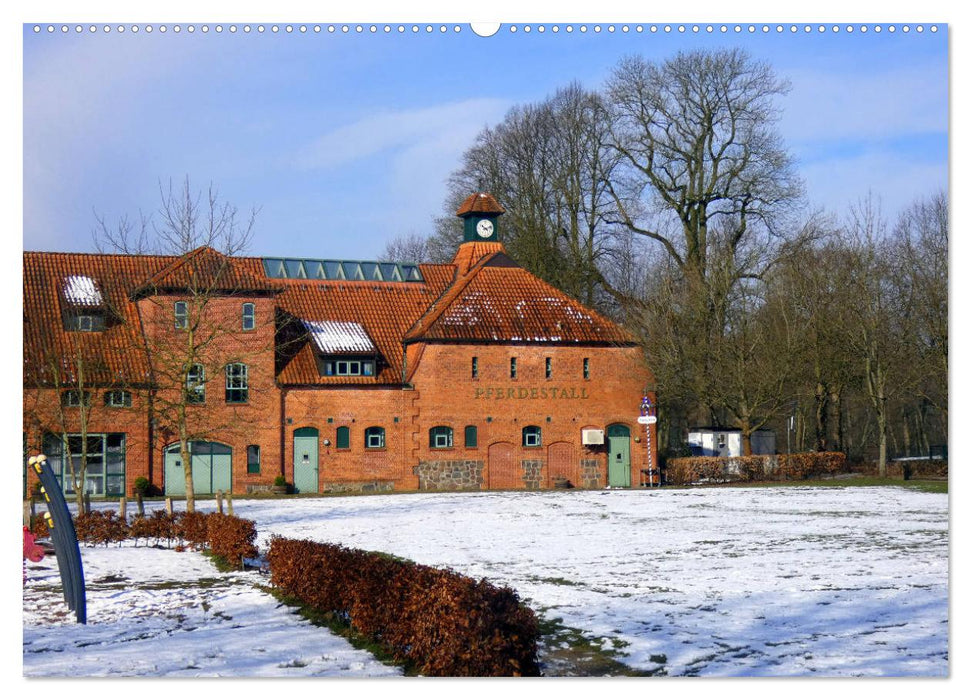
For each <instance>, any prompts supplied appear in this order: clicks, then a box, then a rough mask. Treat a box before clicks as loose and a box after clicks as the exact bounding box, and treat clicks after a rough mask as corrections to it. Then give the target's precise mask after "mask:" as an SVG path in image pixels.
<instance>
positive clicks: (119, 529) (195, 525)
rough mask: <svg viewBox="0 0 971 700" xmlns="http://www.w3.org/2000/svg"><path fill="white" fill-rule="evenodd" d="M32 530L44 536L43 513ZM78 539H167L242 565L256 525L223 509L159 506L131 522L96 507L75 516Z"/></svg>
mask: <svg viewBox="0 0 971 700" xmlns="http://www.w3.org/2000/svg"><path fill="white" fill-rule="evenodd" d="M30 527H31V532H33V533H34V534H35V535H36V536H38V537H45V536H47V535H48V534H49V533H48V531H47V523H46V521H45V520H44V517H43V515H35V516H33V517H32V518H31V526H30ZM74 529H75V530H76V532H77V535H78V541H79V542H83V543H84V544H88V545H105V546H107V545H108V544H109V543H112V542H123V541H124V540H127V539H134V540H135V543H136V544H138V540H145V542H146V543H148V542H149V541H150V540H154V544H155V545H156V546H159V545H161V543H162V542H163V541H164V542H165V543H166V544H167V545H168V546H172V543H173V542H175V543H176V546H177V547H182V546H183V544H188V545H190V546H192V547H193V548H195V549H208V550H210V551H211V552H212V553H213V554H214V555H216V556H218V557H221V558H223V559H224V560H225V561H226V563H227V564H228V565H229V566H233V567H236V568H239V567H241V566H242V557H255V556H256V555H257V554H258V551H257V549H256V546H255V545H254V544H253V543H254V541H255V540H256V525H255V523H254V522H253V521H252V520H245V519H243V518H237V517H235V516H232V515H224V514H222V513H201V512H199V511H195V512H192V513H189V512H182V513H173V514H172V515H169V514H168V513H167V512H165V511H162V510H157V511H155V512H153V513H152V514H151V515H149V516H142V515H136V516H135V517H134V518H132V521H131V522H130V523H129V522H127V521H126V520H124V519H122V518H119V517H117V515H116V514H115V511H113V510H103V511H101V510H95V511H91V512H88V513H83V514H79V515H76V516H75V517H74Z"/></svg>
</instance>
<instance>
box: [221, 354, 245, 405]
mask: <svg viewBox="0 0 971 700" xmlns="http://www.w3.org/2000/svg"><path fill="white" fill-rule="evenodd" d="M234 396H236V397H237V398H233V397H234ZM248 402H249V368H248V367H247V366H246V365H245V364H243V363H242V362H233V363H231V364H228V365H226V403H248Z"/></svg>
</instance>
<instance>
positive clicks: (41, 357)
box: [24, 252, 173, 386]
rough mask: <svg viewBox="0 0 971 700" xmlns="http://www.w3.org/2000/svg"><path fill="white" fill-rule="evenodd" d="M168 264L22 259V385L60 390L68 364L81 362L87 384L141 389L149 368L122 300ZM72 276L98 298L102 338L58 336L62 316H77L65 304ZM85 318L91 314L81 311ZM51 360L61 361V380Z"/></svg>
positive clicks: (131, 308)
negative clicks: (103, 319)
mask: <svg viewBox="0 0 971 700" xmlns="http://www.w3.org/2000/svg"><path fill="white" fill-rule="evenodd" d="M172 260H173V259H172V258H167V257H160V256H129V255H91V254H80V253H32V252H25V253H24V384H25V386H37V385H39V384H43V385H66V384H69V383H70V382H71V381H72V378H71V376H70V373H71V372H72V371H75V370H72V369H71V366H72V364H75V363H72V362H71V361H70V360H67V359H66V358H75V357H81V358H83V365H84V369H85V372H86V373H87V374H88V376H89V377H90V381H86V383H89V384H100V385H111V384H145V383H147V382H148V381H149V379H150V376H149V365H148V359H147V357H146V355H145V351H144V344H143V342H142V339H141V335H140V333H139V323H138V315H137V312H136V308H135V305H134V304H132V303H131V301H130V300H129V297H128V294H129V292H130V290H132V289H134V288H135V287H136V286H137V285H138V284H140V283H142V282H143V281H144V280H145V279H148V278H149V277H151V276H152V275H154V274H156V273H157V272H158V271H159V270H160V269H162V268H163V267H164V266H165V265H166V264H169V263H171V262H172ZM72 276H80V277H86V278H89V279H90V280H91V281H92V282H93V283H94V284H95V285H96V286H97V289H98V290H99V291H100V292H101V294H102V305H101V306H100V308H101V309H103V310H104V313H105V314H106V317H107V324H106V329H105V330H104V331H102V332H96V333H87V332H69V331H66V330H64V316H63V315H64V313H65V312H67V311H69V310H72V309H74V310H77V305H76V304H75V303H72V302H71V301H69V300H68V299H67V298H65V296H64V293H63V290H64V285H65V282H66V281H67V280H68V279H69V278H70V277H72ZM85 311H86V312H90V311H91V308H90V307H88V308H86V309H85ZM53 358H62V359H61V377H60V378H56V377H55V376H54V373H53V371H52V370H53V366H54V365H53V363H52V361H53Z"/></svg>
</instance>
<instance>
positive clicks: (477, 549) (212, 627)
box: [24, 487, 949, 676]
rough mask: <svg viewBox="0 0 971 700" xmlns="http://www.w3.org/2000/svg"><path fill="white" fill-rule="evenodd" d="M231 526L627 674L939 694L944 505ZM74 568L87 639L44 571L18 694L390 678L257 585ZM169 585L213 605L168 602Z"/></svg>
mask: <svg viewBox="0 0 971 700" xmlns="http://www.w3.org/2000/svg"><path fill="white" fill-rule="evenodd" d="M235 506H236V514H237V515H240V516H242V517H246V518H251V519H253V520H255V521H256V523H257V527H258V529H259V532H260V541H259V544H261V546H265V545H266V544H267V543H268V540H269V537H270V536H272V535H274V534H279V535H284V536H287V537H295V538H308V539H315V540H320V541H329V542H340V543H342V544H346V545H348V546H353V547H360V548H364V549H375V550H381V551H385V552H391V553H394V554H397V555H399V556H403V557H407V558H409V559H412V560H415V561H418V562H421V563H424V564H430V565H435V566H449V567H452V568H453V569H455V570H457V571H459V572H462V573H465V574H467V575H470V576H474V577H486V578H488V579H490V580H491V581H493V582H495V583H498V584H504V585H509V586H511V587H513V588H514V589H516V590H517V591H518V592H519V594H520V595H521V596H522V597H523V598H524V599H525V600H526V601H527V602H528V603H529V604H530V605H531V606H532V607H533V609H534V610H536V611H537V612H539V613H541V614H542V615H543V616H544V617H545V618H547V619H555V618H560V619H562V624H564V625H566V626H569V627H572V628H577V629H579V630H581V631H582V632H583V634H584V635H585V636H587V637H589V638H594V639H597V640H599V641H600V642H601V643H603V644H604V646H605V648H607V649H611V648H613V649H615V650H616V651H617V652H618V654H619V656H618V658H619V659H620V660H621V661H623V662H624V663H625V664H627V665H629V666H631V667H632V668H634V669H637V670H642V671H648V672H654V673H663V674H667V675H703V676H809V675H812V676H888V675H889V676H945V675H947V674H948V619H949V618H948V513H947V496H946V495H943V494H927V493H919V492H915V491H911V490H905V489H902V488H805V487H804V488H759V489H731V488H728V489H704V490H702V489H696V490H662V491H616V490H614V491H573V492H563V491H557V492H545V493H508V492H507V493H479V494H405V495H390V496H373V497H343V498H320V499H285V500H237V501H236V502H235ZM200 507H201V508H202V509H211V508H212V507H213V504H212V503H211V502H210V503H202V504H200ZM82 557H83V559H84V565H85V573H86V579H87V580H88V581H89V584H88V585H89V594H88V600H89V613H88V617H89V621H90V624H89V625H88V626H87V628H86V629H85V630H83V631H81V632H79V631H78V629H77V627H76V626H73V625H69V624H59V625H58V624H52V620H51V611H52V610H53V609H54V608H56V607H57V605H52V604H50V602H51V601H55V602H56V599H57V598H59V591H58V590H56V586H55V585H54V584H56V582H57V576H56V571H57V569H56V564H55V563H54V560H53V559H48V560H45V562H44V564H46V565H47V566H48V568H47V569H46V573H45V574H44V578H41V579H39V580H37V579H38V576H39V574H40V573H41V572H40V571H39V570H38V571H34V570H31V571H30V572H29V575H30V577H31V579H32V580H31V581H30V582H29V583H28V588H27V589H26V590H25V594H24V595H25V611H24V671H25V674H27V675H47V674H54V675H94V674H121V675H137V674H147V675H216V674H222V675H314V674H316V675H326V674H332V675H360V676H371V675H381V674H393V673H397V671H396V670H395V669H390V668H387V667H384V666H381V665H380V664H378V663H377V662H375V661H373V659H371V657H369V656H368V655H366V654H364V653H363V652H357V651H354V650H353V649H351V648H350V647H349V646H347V645H346V643H345V642H343V640H340V639H336V638H334V637H332V636H330V635H329V634H328V633H327V632H326V631H325V630H322V629H320V628H314V627H312V626H310V625H309V624H307V623H305V622H302V621H301V620H299V618H297V617H296V616H295V615H293V614H292V612H288V611H287V610H286V609H284V608H280V607H278V606H277V604H276V602H275V600H273V599H272V598H271V597H269V596H267V595H266V594H263V593H260V592H258V591H254V590H253V589H252V586H251V585H250V584H251V583H252V582H253V581H254V579H255V578H258V577H259V575H258V574H252V573H249V574H219V573H216V572H215V570H214V569H212V568H211V567H210V565H209V564H208V562H207V561H206V560H205V559H204V558H202V557H201V556H199V555H197V554H192V553H176V552H161V551H159V550H149V549H146V548H144V547H141V548H137V549H134V548H129V547H125V548H120V549H118V548H114V547H110V548H108V549H107V550H106V549H104V548H99V549H97V550H95V549H90V548H82ZM121 576H125V577H127V578H128V580H127V581H115V580H114V579H115V578H116V577H121ZM99 580H100V581H101V582H100V583H99ZM177 580H191V581H193V582H198V581H200V580H202V581H203V582H204V584H205V587H200V586H198V585H196V584H195V583H193V584H192V585H191V586H188V587H186V588H185V589H184V590H183V588H182V587H181V586H172V587H169V586H166V585H162V584H161V582H162V581H177ZM153 581H154V583H153ZM61 608H63V604H61ZM304 664H305V665H304Z"/></svg>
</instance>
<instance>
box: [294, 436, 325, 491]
mask: <svg viewBox="0 0 971 700" xmlns="http://www.w3.org/2000/svg"><path fill="white" fill-rule="evenodd" d="M319 436H320V433H318V432H317V429H316V428H297V429H296V430H294V431H293V490H294V491H295V492H296V493H317V491H318V486H317V483H318V482H317V439H318V438H319Z"/></svg>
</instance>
